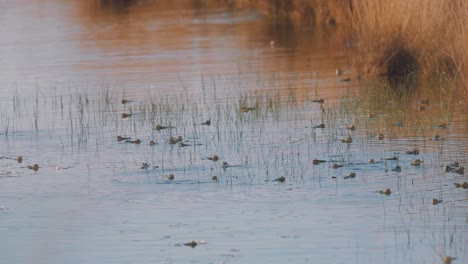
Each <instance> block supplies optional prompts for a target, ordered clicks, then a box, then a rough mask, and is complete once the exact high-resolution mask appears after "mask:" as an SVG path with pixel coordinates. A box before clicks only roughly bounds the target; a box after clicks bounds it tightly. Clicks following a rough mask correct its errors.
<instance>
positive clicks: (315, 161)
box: [312, 159, 327, 165]
mask: <svg viewBox="0 0 468 264" xmlns="http://www.w3.org/2000/svg"><path fill="white" fill-rule="evenodd" d="M325 162H327V161H326V160H320V159H313V160H312V164H314V165H318V164H320V163H325Z"/></svg>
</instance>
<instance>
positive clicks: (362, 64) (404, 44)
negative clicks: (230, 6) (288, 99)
mask: <svg viewBox="0 0 468 264" xmlns="http://www.w3.org/2000/svg"><path fill="white" fill-rule="evenodd" d="M234 2H235V3H237V4H236V5H237V6H238V7H239V6H249V7H253V8H256V9H257V10H259V11H260V12H263V13H266V14H268V16H270V17H272V18H273V19H277V20H284V19H286V20H289V21H294V22H299V23H302V24H315V25H326V26H330V25H332V26H335V25H336V26H338V27H340V28H341V29H344V32H346V34H347V35H348V36H350V37H352V39H353V41H354V43H355V47H356V56H355V64H356V67H357V69H358V72H359V73H361V74H363V73H364V74H369V75H371V76H379V75H381V76H384V77H387V78H388V79H389V80H390V81H401V80H402V79H407V78H408V77H415V76H424V77H429V78H432V77H442V78H444V79H452V80H457V81H461V83H463V84H464V83H466V79H467V71H468V69H467V66H466V64H467V62H468V52H467V50H466V48H465V46H466V45H467V44H468V33H467V32H468V2H467V1H464V0H451V1H436V0H413V1H406V0H394V1H384V0H328V1H326V0H239V1H234ZM465 85H466V84H465Z"/></svg>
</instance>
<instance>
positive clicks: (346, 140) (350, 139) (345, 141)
mask: <svg viewBox="0 0 468 264" xmlns="http://www.w3.org/2000/svg"><path fill="white" fill-rule="evenodd" d="M341 142H343V143H348V144H349V143H352V142H353V138H352V137H351V136H347V137H345V138H343V139H342V140H341Z"/></svg>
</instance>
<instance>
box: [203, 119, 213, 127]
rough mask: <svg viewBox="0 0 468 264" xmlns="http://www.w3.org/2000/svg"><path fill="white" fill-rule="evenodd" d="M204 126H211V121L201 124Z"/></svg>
mask: <svg viewBox="0 0 468 264" xmlns="http://www.w3.org/2000/svg"><path fill="white" fill-rule="evenodd" d="M201 125H202V126H209V125H211V119H209V120H206V121H205V122H203V123H201Z"/></svg>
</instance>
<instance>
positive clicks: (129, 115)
mask: <svg viewBox="0 0 468 264" xmlns="http://www.w3.org/2000/svg"><path fill="white" fill-rule="evenodd" d="M131 116H132V113H122V118H128V117H131Z"/></svg>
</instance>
